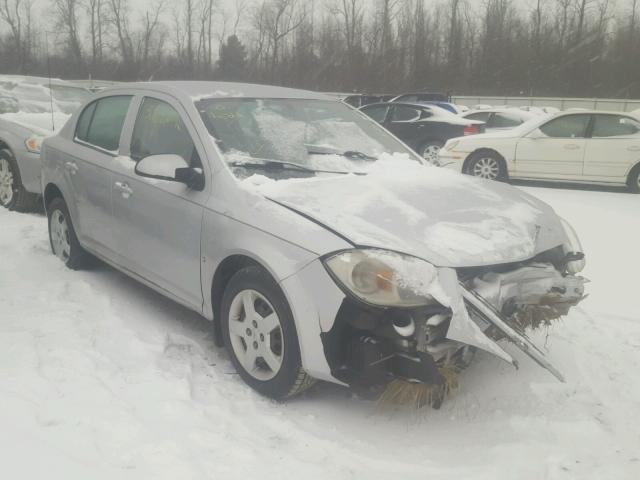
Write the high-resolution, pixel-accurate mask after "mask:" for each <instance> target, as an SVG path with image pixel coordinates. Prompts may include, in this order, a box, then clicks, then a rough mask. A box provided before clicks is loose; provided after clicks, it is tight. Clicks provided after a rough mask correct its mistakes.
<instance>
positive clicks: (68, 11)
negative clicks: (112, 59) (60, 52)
mask: <svg viewBox="0 0 640 480" xmlns="http://www.w3.org/2000/svg"><path fill="white" fill-rule="evenodd" d="M53 7H54V13H55V18H56V26H57V27H58V28H59V29H60V30H62V31H63V32H64V34H65V37H66V38H65V45H66V48H67V49H68V51H69V54H70V55H71V57H72V58H73V60H74V62H75V63H76V65H78V66H79V67H81V66H82V65H83V63H84V61H83V57H82V49H81V48H80V34H79V31H78V28H79V27H78V15H79V14H80V10H81V5H80V2H79V0H53Z"/></svg>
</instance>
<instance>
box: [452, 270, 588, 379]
mask: <svg viewBox="0 0 640 480" xmlns="http://www.w3.org/2000/svg"><path fill="white" fill-rule="evenodd" d="M485 277H486V276H485ZM488 277H489V278H483V279H475V280H474V281H473V282H471V284H469V283H467V284H463V283H458V282H457V276H455V272H454V273H450V272H441V275H440V283H441V286H442V288H443V289H444V290H445V291H447V292H448V295H449V296H450V298H452V299H455V300H454V301H452V302H451V305H450V308H451V310H452V313H453V314H452V319H451V325H450V327H449V331H448V332H447V338H449V339H450V340H454V341H458V342H461V343H465V344H468V345H473V346H475V347H478V348H480V349H482V350H485V351H488V352H490V353H492V354H494V355H496V356H498V357H499V358H501V359H503V360H505V361H507V362H509V363H511V364H512V365H514V366H515V367H516V368H517V366H518V365H517V362H516V361H515V360H514V359H513V357H511V355H509V354H508V353H507V352H506V351H505V350H504V349H502V348H501V347H500V346H499V345H498V344H497V343H496V342H495V341H494V340H493V339H492V338H494V339H495V338H506V339H508V340H509V341H511V342H512V343H513V344H514V345H516V346H517V347H518V348H519V349H520V350H522V351H523V352H524V353H525V354H526V355H528V356H529V357H530V358H532V359H533V360H534V361H535V362H536V363H538V364H539V365H540V366H542V367H543V368H545V369H547V370H548V371H549V372H550V373H551V374H552V375H554V376H555V377H556V378H557V379H558V380H560V381H562V382H564V377H563V376H562V374H561V373H560V372H559V371H558V370H557V369H556V368H555V367H554V366H553V365H551V363H549V362H548V361H547V359H546V358H545V355H544V352H543V351H542V350H540V349H539V348H538V347H537V346H536V345H535V344H534V343H533V342H532V341H531V340H530V339H529V338H528V337H527V334H526V332H525V328H526V327H527V326H528V325H523V324H520V323H518V321H517V319H518V316H517V315H516V314H517V313H518V312H519V311H527V309H531V308H535V309H538V310H541V311H543V312H544V311H546V310H547V309H549V308H551V309H552V312H553V314H554V315H556V316H560V315H563V314H566V313H567V312H568V310H569V308H570V307H572V306H575V305H577V304H578V303H579V302H580V301H581V300H582V299H583V298H584V283H585V279H583V278H582V277H576V276H573V275H564V276H563V275H561V274H560V273H559V272H558V271H557V270H555V268H554V267H553V266H551V265H532V266H527V267H522V268H520V269H517V270H514V271H512V272H508V273H505V274H492V275H489V276H488ZM488 280H491V281H490V282H489V281H488ZM454 283H456V284H454ZM505 311H509V312H510V314H509V315H507V314H505ZM488 332H492V333H491V335H490V336H489V335H488ZM490 337H492V338H490Z"/></svg>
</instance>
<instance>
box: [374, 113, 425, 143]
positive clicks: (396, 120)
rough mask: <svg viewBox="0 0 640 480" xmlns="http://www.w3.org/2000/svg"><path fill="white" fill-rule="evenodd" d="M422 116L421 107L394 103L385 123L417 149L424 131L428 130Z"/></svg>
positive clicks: (387, 127) (388, 128)
mask: <svg viewBox="0 0 640 480" xmlns="http://www.w3.org/2000/svg"><path fill="white" fill-rule="evenodd" d="M421 116H422V110H421V109H420V108H414V107H411V106H409V105H393V106H391V110H390V112H389V114H388V115H387V120H386V121H385V122H384V124H383V125H384V126H385V128H386V129H387V130H389V131H390V132H391V133H393V134H394V135H395V136H396V137H398V138H399V139H400V140H402V141H403V142H405V143H406V144H407V145H409V146H410V147H411V148H413V149H414V150H417V148H418V147H419V146H420V143H421V139H422V138H423V137H424V132H425V131H427V130H428V125H427V124H426V123H424V122H419V120H420V118H421Z"/></svg>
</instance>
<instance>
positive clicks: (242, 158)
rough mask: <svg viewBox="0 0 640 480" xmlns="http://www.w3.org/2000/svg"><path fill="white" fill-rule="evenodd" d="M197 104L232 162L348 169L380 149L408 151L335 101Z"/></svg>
mask: <svg viewBox="0 0 640 480" xmlns="http://www.w3.org/2000/svg"><path fill="white" fill-rule="evenodd" d="M197 107H198V110H199V111H200V113H201V115H202V117H203V119H204V121H205V124H206V125H207V126H208V128H209V131H210V133H211V135H212V136H213V137H214V138H215V140H216V143H217V144H218V146H219V147H220V148H221V150H222V151H223V153H224V154H225V157H226V161H227V163H229V164H232V165H238V164H239V163H243V164H245V165H246V164H248V163H251V162H252V159H253V160H254V161H255V160H261V161H264V160H266V161H275V162H286V163H293V164H297V165H301V166H303V167H306V168H310V169H313V170H336V171H344V172H349V171H353V170H357V169H359V165H360V164H362V163H364V162H366V161H374V160H376V159H377V158H378V157H379V156H381V155H383V154H385V153H396V152H400V153H405V154H407V155H410V153H409V151H408V150H407V149H406V147H404V145H402V144H401V143H399V142H398V141H396V140H395V139H394V138H393V137H391V136H390V135H389V134H387V133H385V131H384V130H382V129H381V128H380V127H378V126H377V125H376V124H375V123H374V122H372V121H371V120H369V119H368V118H366V117H364V116H363V115H361V114H359V113H358V112H354V111H353V110H352V109H350V108H349V107H347V106H346V105H343V104H342V103H340V102H333V101H323V100H301V99H238V98H233V99H216V100H204V101H202V102H199V103H198V104H197ZM254 163H255V162H254Z"/></svg>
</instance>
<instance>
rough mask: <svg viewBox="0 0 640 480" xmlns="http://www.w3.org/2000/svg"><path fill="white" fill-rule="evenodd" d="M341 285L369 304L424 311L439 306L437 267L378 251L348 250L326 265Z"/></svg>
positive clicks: (331, 258) (411, 258)
mask: <svg viewBox="0 0 640 480" xmlns="http://www.w3.org/2000/svg"><path fill="white" fill-rule="evenodd" d="M324 263H325V265H326V267H327V269H328V270H329V272H330V273H331V274H332V276H333V278H334V279H335V280H336V281H337V283H338V284H339V285H340V286H342V287H343V288H344V289H345V290H347V291H348V292H349V293H351V294H352V295H355V296H356V297H357V298H358V299H360V300H362V301H363V302H365V303H369V304H372V305H376V306H384V307H405V308H409V307H420V306H424V305H430V304H433V303H435V300H434V299H433V297H432V296H431V295H430V294H429V288H430V286H431V285H432V284H433V282H434V281H435V280H436V277H437V270H436V267H434V266H433V265H431V264H430V263H428V262H425V261H424V260H420V259H419V258H415V257H411V256H407V255H402V254H399V253H396V252H390V251H386V250H376V249H357V250H347V251H344V252H340V253H338V254H335V255H333V256H330V257H328V258H326V259H325V261H324Z"/></svg>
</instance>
